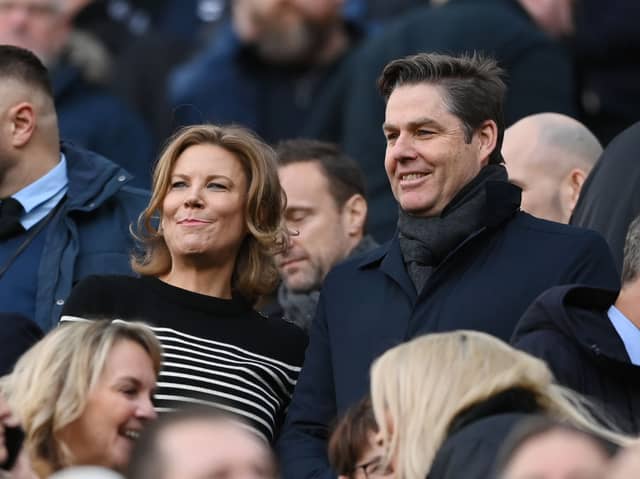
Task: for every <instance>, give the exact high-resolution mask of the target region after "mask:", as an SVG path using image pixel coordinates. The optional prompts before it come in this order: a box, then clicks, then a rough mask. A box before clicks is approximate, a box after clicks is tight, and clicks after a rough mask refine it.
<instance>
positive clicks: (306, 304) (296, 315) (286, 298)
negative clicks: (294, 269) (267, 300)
mask: <svg viewBox="0 0 640 479" xmlns="http://www.w3.org/2000/svg"><path fill="white" fill-rule="evenodd" d="M377 246H378V243H376V241H375V240H374V239H373V238H372V237H371V236H369V235H367V236H365V237H363V238H362V240H360V242H359V243H358V244H357V245H356V247H355V248H353V250H351V252H350V253H349V255H348V256H347V258H345V259H348V258H352V257H354V256H357V255H359V254H362V253H366V252H367V251H370V250H372V249H373V248H375V247H377ZM319 298H320V291H319V290H313V291H309V292H307V293H294V292H293V291H290V290H289V289H287V287H286V285H285V284H284V282H282V283H281V284H280V287H279V288H278V303H280V306H282V309H283V310H284V318H285V319H286V320H287V321H290V322H292V323H294V324H297V325H298V326H300V327H301V328H302V329H304V330H305V331H307V332H308V331H309V328H310V327H311V321H313V317H314V316H315V315H316V309H317V307H318V299H319Z"/></svg>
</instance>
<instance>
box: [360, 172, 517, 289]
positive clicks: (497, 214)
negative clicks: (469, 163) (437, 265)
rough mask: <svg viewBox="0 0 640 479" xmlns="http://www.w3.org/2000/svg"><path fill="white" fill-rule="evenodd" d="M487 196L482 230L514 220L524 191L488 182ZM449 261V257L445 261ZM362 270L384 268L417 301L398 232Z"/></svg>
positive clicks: (367, 258) (370, 255)
mask: <svg viewBox="0 0 640 479" xmlns="http://www.w3.org/2000/svg"><path fill="white" fill-rule="evenodd" d="M486 193H487V208H486V210H485V218H484V225H485V226H483V227H482V228H481V229H480V230H484V229H493V228H497V227H498V226H500V225H502V224H503V223H504V222H506V221H507V220H509V219H510V218H512V217H513V215H514V214H515V213H517V212H518V210H519V209H520V199H521V193H522V190H521V189H520V188H518V187H517V186H515V185H513V184H511V183H508V182H506V181H488V182H487V184H486ZM480 230H478V231H476V232H473V233H472V234H471V235H470V236H469V238H468V239H470V238H472V237H474V236H477V234H478V232H479V231H480ZM466 242H467V240H465V241H463V242H462V244H461V245H459V246H458V248H459V247H461V246H462V245H463V244H465V243H466ZM458 248H456V249H454V250H453V251H452V252H451V253H450V254H449V255H447V258H449V257H450V256H451V255H452V254H453V253H455V251H456V250H457V249H458ZM447 258H445V261H446V259H447ZM358 268H359V269H361V270H365V269H371V268H380V270H381V271H382V272H384V273H385V274H386V275H387V276H389V277H391V278H392V279H393V280H394V281H395V282H396V283H398V284H399V285H400V287H401V288H402V289H403V291H404V292H405V293H407V295H408V296H409V297H410V298H412V301H415V299H416V298H417V293H416V290H415V286H414V285H413V283H412V282H411V278H410V277H409V275H408V274H407V269H406V267H405V264H404V260H403V259H402V253H401V251H400V242H399V239H398V231H396V233H395V234H394V236H393V238H392V239H391V240H390V241H388V242H387V243H385V244H383V245H382V246H380V247H378V248H376V249H374V250H373V251H371V252H370V253H368V254H366V255H364V256H363V257H362V259H361V260H360V261H359V263H358Z"/></svg>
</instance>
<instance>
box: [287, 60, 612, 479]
mask: <svg viewBox="0 0 640 479" xmlns="http://www.w3.org/2000/svg"><path fill="white" fill-rule="evenodd" d="M501 74H502V71H501V70H500V69H499V68H498V67H497V65H496V62H495V61H494V60H491V59H484V58H481V57H477V56H474V57H449V56H444V55H435V54H419V55H415V56H411V57H406V58H404V59H399V60H395V61H393V62H391V63H389V64H388V65H387V66H386V67H385V69H384V71H383V74H382V77H381V78H380V80H379V86H380V90H381V93H382V95H383V96H384V98H385V99H386V101H387V106H386V115H385V123H384V125H383V130H384V134H385V136H386V139H387V148H386V155H385V161H384V166H385V170H386V172H387V176H388V178H389V182H390V184H391V189H392V191H393V194H394V197H395V198H396V200H397V202H398V204H399V207H400V212H399V220H398V230H397V232H396V235H395V236H394V238H393V239H392V240H391V241H390V242H389V243H387V244H385V245H383V246H381V247H379V248H377V249H376V250H373V251H372V252H370V253H368V254H367V255H365V256H363V257H360V258H357V259H353V260H351V261H348V262H345V263H343V264H342V265H340V266H338V267H336V268H335V269H334V270H333V271H332V272H331V273H329V275H328V276H327V278H326V281H325V283H324V286H323V290H322V293H321V297H320V302H319V306H318V313H317V315H316V318H315V320H314V321H313V323H312V326H311V342H310V345H309V348H308V349H307V356H306V362H305V365H304V368H303V371H302V373H301V376H300V380H299V382H298V385H297V387H296V391H295V393H294V397H293V402H292V403H291V406H290V408H289V414H288V418H287V423H286V426H285V430H284V432H283V434H282V436H281V439H280V443H279V451H280V459H281V464H282V465H283V477H284V478H285V479H289V478H291V479H294V478H295V479H302V478H312V477H313V478H329V477H335V476H334V475H333V473H332V472H331V470H330V467H329V464H328V461H327V456H326V438H327V429H328V424H329V423H330V422H331V421H332V420H333V418H334V417H335V415H336V414H337V413H339V412H342V411H343V410H344V409H345V408H346V407H348V406H349V405H351V404H352V403H354V402H355V401H357V400H358V399H359V398H360V397H361V396H362V395H363V394H364V393H365V392H366V391H367V389H368V370H369V366H370V364H371V362H372V360H373V359H374V358H375V357H377V356H378V355H380V354H381V353H382V352H384V351H385V350H386V349H388V348H390V347H392V346H395V345H397V344H398V343H400V342H402V341H405V340H407V339H409V338H412V337H415V336H418V335H421V334H425V333H430V332H437V331H448V330H455V329H476V330H480V331H485V332H487V333H490V334H493V335H495V336H497V337H500V338H502V339H508V338H509V337H510V336H511V334H512V333H513V329H514V326H515V324H516V322H517V320H518V319H519V317H520V316H521V315H522V313H523V312H524V311H525V309H526V308H527V306H528V305H529V304H530V303H531V301H532V300H533V299H534V298H535V297H536V296H537V295H538V294H540V293H541V292H542V291H544V290H546V289H548V288H549V287H551V286H554V285H558V284H567V283H572V282H583V283H587V284H591V285H594V286H599V287H613V288H615V287H617V285H618V279H617V275H616V272H615V268H614V266H613V263H612V259H611V255H610V253H609V251H608V248H607V246H606V244H605V242H604V240H603V239H602V238H601V237H600V236H598V234H597V233H595V232H590V231H586V230H581V229H577V228H572V227H569V226H566V225H560V224H557V223H551V222H547V221H544V220H539V219H536V218H534V217H532V216H530V215H528V214H526V213H523V212H520V210H519V206H520V189H519V188H518V187H516V186H514V185H512V184H510V183H509V182H508V180H507V173H506V171H505V168H504V166H503V165H502V157H501V156H500V147H501V143H502V137H503V133H504V120H503V113H502V103H503V98H504V94H505V89H506V88H505V85H504V83H503V81H502V80H501ZM443 374H445V372H443ZM426 399H427V398H425V400H426Z"/></svg>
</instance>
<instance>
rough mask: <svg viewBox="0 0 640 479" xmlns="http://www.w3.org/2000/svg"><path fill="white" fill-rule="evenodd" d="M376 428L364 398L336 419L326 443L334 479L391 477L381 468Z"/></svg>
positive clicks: (380, 453)
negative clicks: (337, 420)
mask: <svg viewBox="0 0 640 479" xmlns="http://www.w3.org/2000/svg"><path fill="white" fill-rule="evenodd" d="M377 432H378V425H377V424H376V418H375V416H374V414H373V407H372V406H371V399H370V398H369V397H368V396H367V397H365V398H364V399H362V400H361V401H360V402H359V403H357V404H356V405H354V406H352V407H350V408H349V409H348V410H347V412H346V413H345V414H344V415H343V416H342V417H341V418H340V421H339V422H338V424H337V425H336V427H335V429H334V430H333V432H332V433H331V438H330V439H329V462H330V463H331V466H332V467H333V469H334V471H336V472H337V473H338V479H357V478H358V477H363V474H364V477H366V478H367V479H369V478H371V479H374V478H383V477H392V474H393V471H391V470H390V469H389V468H385V466H384V463H383V453H384V450H383V449H382V447H381V444H380V441H379V440H378V438H377V437H376V436H377Z"/></svg>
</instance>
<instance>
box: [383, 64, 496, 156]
mask: <svg viewBox="0 0 640 479" xmlns="http://www.w3.org/2000/svg"><path fill="white" fill-rule="evenodd" d="M503 77H504V70H502V69H501V68H500V67H499V66H498V63H497V61H496V60H494V59H492V58H489V57H485V56H483V55H480V54H476V53H474V54H473V55H467V54H465V55H462V56H449V55H441V54H437V53H419V54H417V55H411V56H407V57H404V58H399V59H397V60H393V61H391V62H389V63H387V65H386V66H385V67H384V70H383V71H382V75H380V77H379V78H378V90H379V91H380V94H381V95H382V96H383V97H384V99H385V101H387V100H388V99H389V96H390V95H391V93H392V92H393V90H395V89H396V88H398V87H400V86H403V85H415V84H419V83H428V84H431V85H435V86H438V87H440V88H441V89H442V92H443V97H444V102H445V104H446V106H447V109H448V110H449V112H450V113H451V114H453V115H455V116H456V117H458V118H459V119H460V121H461V122H462V125H463V128H464V134H465V141H466V142H467V143H470V142H471V138H472V136H473V132H474V131H475V130H476V129H477V128H479V127H480V126H481V125H482V124H483V122H485V121H486V120H493V121H494V122H495V123H496V125H497V127H498V138H497V142H496V147H495V149H494V150H493V152H492V153H491V155H490V156H489V164H500V163H502V155H501V154H500V150H501V149H502V138H503V136H504V130H505V123H504V112H503V104H504V96H505V93H506V90H507V87H506V85H505V83H504V81H503Z"/></svg>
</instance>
